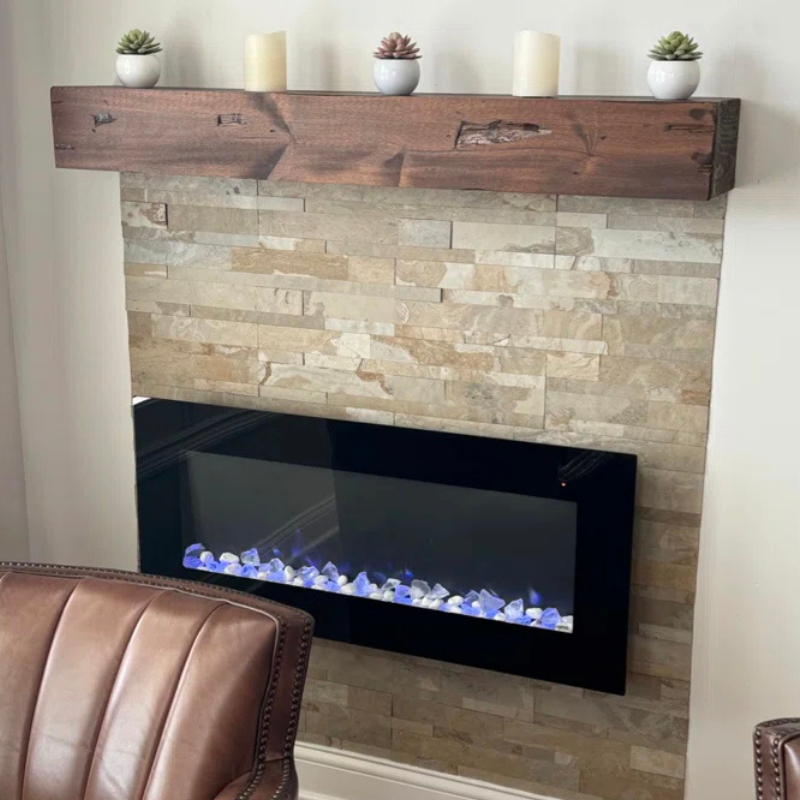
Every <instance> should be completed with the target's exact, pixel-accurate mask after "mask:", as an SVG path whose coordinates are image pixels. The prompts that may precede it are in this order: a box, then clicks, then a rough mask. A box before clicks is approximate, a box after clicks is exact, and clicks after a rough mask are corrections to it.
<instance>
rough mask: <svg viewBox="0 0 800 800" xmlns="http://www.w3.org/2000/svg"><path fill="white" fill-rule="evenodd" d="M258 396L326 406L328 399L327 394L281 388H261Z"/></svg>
mask: <svg viewBox="0 0 800 800" xmlns="http://www.w3.org/2000/svg"><path fill="white" fill-rule="evenodd" d="M258 394H259V397H268V398H272V399H275V400H288V401H289V402H294V401H297V402H299V403H317V404H324V403H325V402H327V399H328V395H327V394H326V393H325V392H315V391H312V390H306V389H284V388H281V387H280V386H259V387H258Z"/></svg>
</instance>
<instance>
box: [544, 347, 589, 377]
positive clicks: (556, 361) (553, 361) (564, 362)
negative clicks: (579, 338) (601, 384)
mask: <svg viewBox="0 0 800 800" xmlns="http://www.w3.org/2000/svg"><path fill="white" fill-rule="evenodd" d="M547 376H548V377H553V378H573V379H578V380H587V381H596V380H599V377H600V357H599V356H593V355H586V354H583V353H548V354H547Z"/></svg>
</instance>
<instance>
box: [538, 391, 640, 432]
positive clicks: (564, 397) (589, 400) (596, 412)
mask: <svg viewBox="0 0 800 800" xmlns="http://www.w3.org/2000/svg"><path fill="white" fill-rule="evenodd" d="M646 417H647V404H646V403H643V402H641V401H635V400H629V399H628V398H624V397H602V396H599V395H587V394H568V393H566V392H552V391H548V392H547V422H546V427H548V428H558V429H562V430H568V429H569V428H568V423H569V422H570V421H572V420H575V419H577V420H590V421H598V422H607V423H612V424H615V425H641V424H642V423H644V422H645V420H646Z"/></svg>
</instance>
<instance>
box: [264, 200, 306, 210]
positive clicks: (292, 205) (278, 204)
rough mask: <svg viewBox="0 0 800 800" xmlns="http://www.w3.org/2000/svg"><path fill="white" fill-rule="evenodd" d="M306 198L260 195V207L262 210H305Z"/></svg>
mask: <svg viewBox="0 0 800 800" xmlns="http://www.w3.org/2000/svg"><path fill="white" fill-rule="evenodd" d="M305 206H306V203H305V200H303V199H302V198H300V197H259V198H258V208H259V209H261V210H262V211H304V210H305Z"/></svg>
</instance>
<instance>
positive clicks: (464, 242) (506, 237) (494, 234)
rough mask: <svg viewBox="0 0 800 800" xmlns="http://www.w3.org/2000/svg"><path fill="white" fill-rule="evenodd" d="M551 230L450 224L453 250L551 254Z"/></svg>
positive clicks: (493, 225) (477, 223)
mask: <svg viewBox="0 0 800 800" xmlns="http://www.w3.org/2000/svg"><path fill="white" fill-rule="evenodd" d="M554 246H555V227H550V226H541V225H507V224H501V223H479V222H454V223H453V247H454V248H455V249H459V250H511V251H521V252H528V253H552V252H553V248H554Z"/></svg>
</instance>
